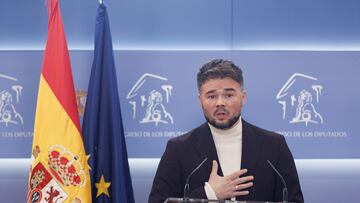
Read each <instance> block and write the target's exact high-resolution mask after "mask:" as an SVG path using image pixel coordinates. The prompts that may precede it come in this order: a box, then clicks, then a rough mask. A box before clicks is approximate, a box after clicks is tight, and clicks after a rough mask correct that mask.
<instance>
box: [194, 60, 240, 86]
mask: <svg viewBox="0 0 360 203" xmlns="http://www.w3.org/2000/svg"><path fill="white" fill-rule="evenodd" d="M223 78H231V79H233V80H235V81H236V82H237V83H239V84H240V87H241V88H243V87H244V78H243V75H242V70H241V69H240V68H239V67H238V66H237V65H235V64H234V63H233V62H232V61H229V60H225V59H213V60H211V61H209V62H207V63H205V64H204V65H203V66H202V67H201V68H200V70H199V72H198V74H197V86H198V90H199V91H200V88H201V86H202V85H203V84H204V83H205V82H206V81H208V80H210V79H223Z"/></svg>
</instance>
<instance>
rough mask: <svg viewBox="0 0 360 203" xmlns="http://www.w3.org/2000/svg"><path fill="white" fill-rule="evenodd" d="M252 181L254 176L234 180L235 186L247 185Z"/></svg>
mask: <svg viewBox="0 0 360 203" xmlns="http://www.w3.org/2000/svg"><path fill="white" fill-rule="evenodd" d="M252 180H254V176H245V177H241V178H236V179H234V183H235V185H239V184H242V183H246V182H249V181H252Z"/></svg>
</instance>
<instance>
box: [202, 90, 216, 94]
mask: <svg viewBox="0 0 360 203" xmlns="http://www.w3.org/2000/svg"><path fill="white" fill-rule="evenodd" d="M214 92H216V90H209V91H207V92H205V94H212V93H214Z"/></svg>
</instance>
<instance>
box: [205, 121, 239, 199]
mask: <svg viewBox="0 0 360 203" xmlns="http://www.w3.org/2000/svg"><path fill="white" fill-rule="evenodd" d="M208 125H209V127H210V131H211V134H212V137H213V139H214V142H215V147H216V152H217V155H218V158H219V162H220V163H218V164H219V165H220V166H221V170H222V172H223V175H224V176H226V175H229V174H231V173H233V172H235V171H238V170H240V168H241V149H242V122H241V118H240V119H239V122H238V123H236V124H235V125H234V126H233V127H232V128H230V129H227V130H221V129H217V128H215V127H214V126H212V125H211V124H208ZM211 161H212V160H211ZM205 193H206V196H207V198H208V199H217V197H216V195H215V192H214V190H213V189H212V187H211V186H210V184H209V183H208V182H206V183H205ZM232 199H233V198H232Z"/></svg>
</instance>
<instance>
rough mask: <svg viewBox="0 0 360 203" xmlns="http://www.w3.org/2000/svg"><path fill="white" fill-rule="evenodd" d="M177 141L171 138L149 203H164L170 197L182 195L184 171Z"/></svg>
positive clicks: (158, 170) (161, 161)
mask: <svg viewBox="0 0 360 203" xmlns="http://www.w3.org/2000/svg"><path fill="white" fill-rule="evenodd" d="M175 142H176V141H175V140H169V141H168V143H167V146H166V149H165V152H164V154H163V156H162V157H161V160H160V163H159V166H158V169H157V171H156V174H155V178H154V181H153V185H152V188H151V192H150V196H149V203H162V202H164V201H165V200H166V199H167V198H169V197H181V196H182V190H183V189H182V188H181V185H183V183H182V180H183V178H182V176H183V174H182V172H181V166H180V161H179V155H178V153H177V150H176V143H175Z"/></svg>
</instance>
